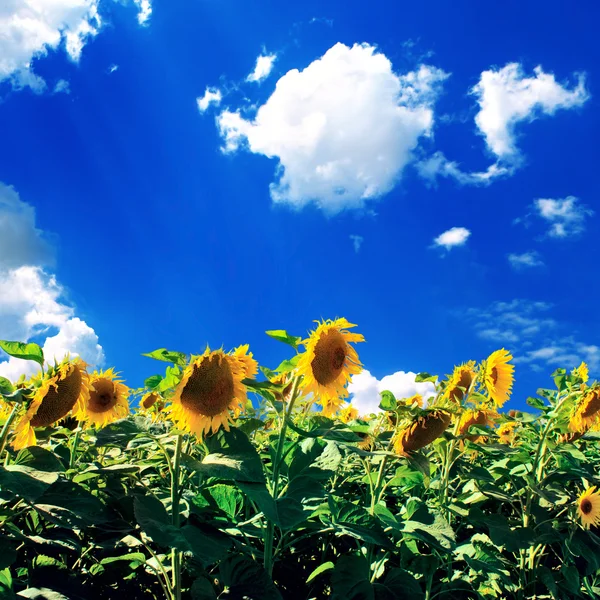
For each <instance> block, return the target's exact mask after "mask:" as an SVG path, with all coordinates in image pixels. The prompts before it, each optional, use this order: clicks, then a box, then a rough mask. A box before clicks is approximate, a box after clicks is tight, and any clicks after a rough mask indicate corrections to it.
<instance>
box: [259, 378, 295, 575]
mask: <svg viewBox="0 0 600 600" xmlns="http://www.w3.org/2000/svg"><path fill="white" fill-rule="evenodd" d="M299 381H300V378H299V377H296V378H295V379H294V383H293V385H292V391H291V395H290V401H289V404H288V407H287V410H286V411H285V412H284V415H283V423H282V425H281V431H280V432H279V440H278V441H277V452H276V454H275V461H274V463H273V476H272V478H271V482H272V489H273V498H274V500H275V501H276V500H277V494H278V493H279V470H280V467H281V457H282V454H283V444H284V442H285V434H286V432H287V427H288V422H289V420H290V418H291V415H292V410H293V409H294V403H295V402H296V398H297V397H298V383H299ZM274 535H275V524H274V523H273V522H272V521H269V522H268V523H267V527H266V530H265V552H264V560H263V564H264V567H265V571H266V572H267V574H268V575H269V577H271V576H272V574H273V537H274Z"/></svg>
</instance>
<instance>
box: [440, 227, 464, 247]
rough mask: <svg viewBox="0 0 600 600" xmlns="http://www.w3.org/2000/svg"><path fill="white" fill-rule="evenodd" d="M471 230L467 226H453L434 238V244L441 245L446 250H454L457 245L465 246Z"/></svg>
mask: <svg viewBox="0 0 600 600" xmlns="http://www.w3.org/2000/svg"><path fill="white" fill-rule="evenodd" d="M470 235H471V232H470V231H469V230H468V229H466V228H465V227H452V228H450V229H448V231H444V233H442V234H440V235H438V236H437V237H436V238H435V239H434V240H433V245H434V246H441V247H443V248H445V249H446V250H452V248H454V247H456V246H464V245H465V244H466V243H467V240H468V239H469V236H470Z"/></svg>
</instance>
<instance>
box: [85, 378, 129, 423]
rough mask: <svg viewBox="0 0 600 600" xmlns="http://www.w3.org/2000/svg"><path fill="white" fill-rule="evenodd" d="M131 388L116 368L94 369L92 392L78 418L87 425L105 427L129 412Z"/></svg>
mask: <svg viewBox="0 0 600 600" xmlns="http://www.w3.org/2000/svg"><path fill="white" fill-rule="evenodd" d="M130 394H131V390H130V389H129V388H128V387H127V386H126V385H125V384H124V383H123V380H122V379H120V378H119V377H118V376H117V374H116V373H115V372H114V369H108V370H106V371H94V372H93V373H92V374H91V376H90V394H89V399H88V401H87V402H86V403H85V405H84V406H83V407H82V408H81V409H80V410H79V411H78V413H77V415H76V416H77V418H78V419H79V420H80V421H83V422H85V424H86V426H88V427H91V426H94V427H105V426H106V425H108V424H109V423H112V422H113V421H117V420H118V419H123V418H125V417H126V416H127V415H128V414H129V396H130Z"/></svg>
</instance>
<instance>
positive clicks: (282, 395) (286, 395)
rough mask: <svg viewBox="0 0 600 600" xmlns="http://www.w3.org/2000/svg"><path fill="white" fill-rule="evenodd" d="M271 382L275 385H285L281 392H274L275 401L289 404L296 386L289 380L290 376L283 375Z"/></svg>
mask: <svg viewBox="0 0 600 600" xmlns="http://www.w3.org/2000/svg"><path fill="white" fill-rule="evenodd" d="M269 381H270V382H271V383H273V384H275V385H279V386H282V385H285V387H284V388H283V390H282V391H281V392H273V395H274V396H275V400H279V401H280V402H287V401H288V400H289V399H290V394H291V393H292V387H293V385H294V382H293V381H290V380H289V379H288V374H287V373H281V374H280V375H276V376H275V377H273V378H271V379H270V380H269Z"/></svg>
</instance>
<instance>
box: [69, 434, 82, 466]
mask: <svg viewBox="0 0 600 600" xmlns="http://www.w3.org/2000/svg"><path fill="white" fill-rule="evenodd" d="M80 437H81V427H78V428H77V431H76V432H75V439H74V440H73V445H72V446H71V456H70V458H69V469H72V468H73V466H74V465H75V458H76V457H77V446H78V445H79V438H80Z"/></svg>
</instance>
